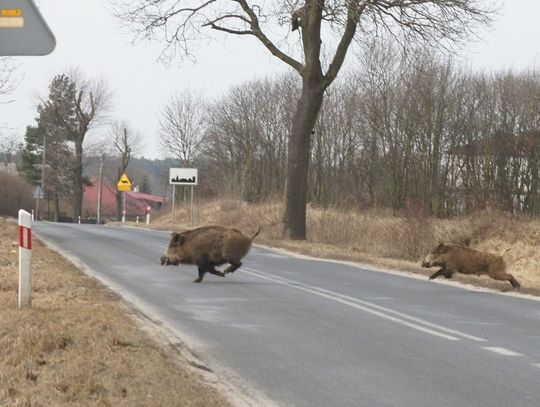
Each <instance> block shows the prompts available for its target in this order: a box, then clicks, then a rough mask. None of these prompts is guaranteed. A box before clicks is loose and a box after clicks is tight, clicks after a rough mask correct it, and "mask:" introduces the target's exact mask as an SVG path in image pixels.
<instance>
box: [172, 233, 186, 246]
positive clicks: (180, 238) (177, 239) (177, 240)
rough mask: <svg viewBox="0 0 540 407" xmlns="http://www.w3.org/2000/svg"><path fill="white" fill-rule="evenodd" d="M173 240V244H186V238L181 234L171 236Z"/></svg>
mask: <svg viewBox="0 0 540 407" xmlns="http://www.w3.org/2000/svg"><path fill="white" fill-rule="evenodd" d="M171 240H172V242H173V243H176V244H182V243H184V241H185V240H186V238H185V237H184V236H183V235H182V234H181V233H173V234H172V236H171Z"/></svg>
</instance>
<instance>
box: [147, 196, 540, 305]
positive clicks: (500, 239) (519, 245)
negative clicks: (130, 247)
mask: <svg viewBox="0 0 540 407" xmlns="http://www.w3.org/2000/svg"><path fill="white" fill-rule="evenodd" d="M282 210H283V206H282V204H281V203H279V202H267V203H261V204H256V205H250V204H247V203H245V202H240V201H235V200H219V201H211V202H204V203H202V204H199V205H198V207H197V216H196V219H197V223H196V226H199V225H208V224H219V225H223V226H233V227H236V228H239V229H241V230H243V231H245V232H246V233H247V234H251V233H253V232H254V231H255V230H256V229H257V227H258V226H259V225H260V226H262V227H263V232H262V233H261V235H260V236H259V237H257V240H256V242H257V243H262V244H266V245H269V246H274V247H280V248H284V249H288V250H291V251H294V252H297V253H301V254H307V255H311V256H315V257H321V258H328V259H339V260H350V261H355V262H362V263H367V264H373V265H377V266H380V267H386V268H392V269H396V270H406V271H409V272H413V273H417V274H421V275H425V276H428V275H429V274H431V273H433V271H434V270H428V269H422V268H421V267H420V262H421V259H422V258H423V257H424V256H425V254H426V253H427V252H428V251H429V249H431V248H432V247H433V246H434V245H436V244H437V243H438V242H440V241H444V242H459V241H463V239H464V238H470V239H471V246H472V247H473V248H476V249H479V250H486V251H490V252H494V253H501V252H503V251H504V250H506V249H510V251H509V252H508V253H506V254H505V255H504V258H505V260H506V262H507V264H508V270H509V271H510V272H511V273H512V274H513V275H514V276H515V277H516V278H517V279H518V280H519V281H520V282H521V284H522V290H521V292H523V293H528V294H533V295H540V250H538V247H540V221H539V220H538V219H531V218H525V217H516V216H511V215H507V214H503V213H498V212H490V211H486V212H481V213H477V214H474V215H471V216H464V217H458V218H455V219H449V220H441V219H430V218H420V217H414V216H411V217H406V216H402V217H399V216H397V217H396V216H392V215H391V214H390V213H388V212H385V211H374V210H370V211H358V210H356V211H355V210H337V209H323V208H317V207H313V206H310V207H308V239H307V240H306V241H290V240H284V239H282V238H281V231H282V228H283V225H282V223H281V219H282ZM176 219H177V223H176V225H175V226H176V229H185V228H188V227H189V207H187V206H186V207H180V208H179V209H178V211H177V214H176ZM141 226H146V225H141ZM151 227H152V228H155V229H165V230H171V228H172V225H171V215H170V213H163V214H162V215H161V216H160V217H158V218H157V219H155V220H153V223H152V225H151ZM453 280H457V281H461V282H466V283H470V284H473V285H477V286H482V287H489V288H494V289H497V290H502V291H506V290H508V289H509V288H510V285H509V284H508V283H507V282H498V281H494V280H491V279H489V278H488V277H475V276H463V275H455V276H454V278H453Z"/></svg>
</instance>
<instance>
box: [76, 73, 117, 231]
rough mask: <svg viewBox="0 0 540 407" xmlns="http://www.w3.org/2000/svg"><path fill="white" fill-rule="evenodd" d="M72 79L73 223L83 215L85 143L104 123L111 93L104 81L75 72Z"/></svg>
mask: <svg viewBox="0 0 540 407" xmlns="http://www.w3.org/2000/svg"><path fill="white" fill-rule="evenodd" d="M71 77H72V80H73V81H74V82H75V85H76V94H75V99H74V111H75V127H74V129H73V132H72V135H71V138H72V141H73V143H74V146H75V163H74V167H75V168H74V188H73V189H74V197H73V221H74V222H76V221H77V219H78V217H79V216H80V215H81V213H82V200H83V145H84V141H85V139H86V136H87V135H88V132H89V131H90V130H91V128H93V127H96V126H97V125H99V124H100V122H102V120H103V118H104V115H105V109H106V107H107V106H108V104H109V103H110V100H111V92H110V91H109V89H108V88H107V86H106V85H105V82H104V81H103V80H87V79H85V78H83V77H82V75H80V74H79V73H78V72H77V71H73V72H72V74H71Z"/></svg>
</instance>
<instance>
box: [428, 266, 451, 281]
mask: <svg viewBox="0 0 540 407" xmlns="http://www.w3.org/2000/svg"><path fill="white" fill-rule="evenodd" d="M453 274H454V272H453V271H452V270H449V269H447V268H446V267H443V268H441V269H439V270H437V271H436V272H435V273H433V274H432V275H431V276H429V279H430V280H433V279H435V278H437V277H439V276H441V275H443V276H444V277H445V278H450V277H452V275H453Z"/></svg>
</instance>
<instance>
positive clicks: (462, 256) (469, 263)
mask: <svg viewBox="0 0 540 407" xmlns="http://www.w3.org/2000/svg"><path fill="white" fill-rule="evenodd" d="M422 267H428V268H429V267H440V269H439V270H437V271H436V272H435V273H433V274H432V275H431V276H430V277H429V279H430V280H432V279H434V278H437V277H438V276H440V275H443V276H444V277H446V278H450V277H452V275H453V274H454V273H456V272H457V273H462V274H476V275H481V274H485V275H487V276H489V277H491V278H493V279H495V280H502V281H508V282H510V284H512V287H513V288H514V289H519V288H520V284H519V282H518V281H517V280H516V279H515V278H514V276H512V275H511V274H510V273H507V272H506V263H505V262H504V259H503V258H502V257H501V256H498V255H496V254H492V253H487V252H481V251H478V250H474V249H471V248H469V247H467V246H463V245H455V244H450V245H445V244H444V243H440V244H439V245H438V246H436V247H434V248H433V249H432V250H431V251H430V252H429V254H428V255H427V256H426V258H425V259H424V261H423V262H422Z"/></svg>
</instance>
